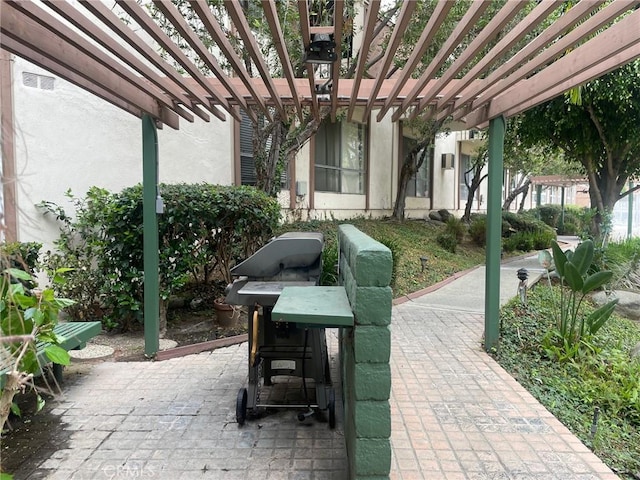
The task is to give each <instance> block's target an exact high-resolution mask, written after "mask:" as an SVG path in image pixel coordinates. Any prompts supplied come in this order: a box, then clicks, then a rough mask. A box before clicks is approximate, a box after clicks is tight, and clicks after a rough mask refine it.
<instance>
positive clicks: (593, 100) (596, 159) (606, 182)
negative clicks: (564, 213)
mask: <svg viewBox="0 0 640 480" xmlns="http://www.w3.org/2000/svg"><path fill="white" fill-rule="evenodd" d="M574 98H575V96H574ZM638 125H640V61H639V60H636V61H635V62H632V63H630V64H627V65H625V66H623V67H621V68H618V69H617V70H614V71H613V72H610V73H608V74H606V75H604V76H603V77H600V78H599V79H596V80H593V81H591V82H589V83H587V84H586V85H584V86H583V87H582V88H581V89H580V96H579V98H578V99H577V101H571V100H570V98H569V97H567V96H561V97H557V98H555V99H554V100H551V101H550V102H547V103H545V104H543V105H540V106H538V107H535V108H533V109H531V110H530V111H528V112H526V113H525V114H523V115H522V119H521V122H520V123H519V125H518V134H519V136H520V138H522V139H523V141H524V142H526V143H527V144H528V145H539V146H544V147H546V148H548V149H549V151H551V150H552V149H553V148H557V149H559V150H560V151H562V153H563V155H564V158H565V159H566V160H567V161H569V162H574V163H576V164H578V165H579V166H580V168H581V170H582V173H584V174H585V175H586V177H587V179H588V181H589V196H590V199H591V207H592V208H593V209H595V211H596V215H595V216H594V224H593V234H594V235H595V236H598V237H599V236H600V235H601V234H602V233H603V232H602V225H603V222H604V219H605V218H606V217H607V215H608V214H610V212H611V211H612V210H613V207H614V205H615V204H616V202H617V201H618V200H620V199H621V198H624V197H625V196H626V195H629V194H630V193H631V192H633V191H635V190H638V189H640V186H637V187H635V188H633V189H630V190H629V189H627V190H626V191H624V192H623V188H624V187H625V185H626V184H627V182H628V181H629V179H632V178H634V177H636V176H638V175H639V174H640V161H639V159H640V135H638Z"/></svg>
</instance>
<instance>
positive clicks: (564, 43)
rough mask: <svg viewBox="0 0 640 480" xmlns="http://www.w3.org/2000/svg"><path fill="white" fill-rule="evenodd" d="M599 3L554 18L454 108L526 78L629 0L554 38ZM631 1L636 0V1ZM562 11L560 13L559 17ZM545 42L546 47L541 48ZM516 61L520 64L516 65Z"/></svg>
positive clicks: (476, 103)
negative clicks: (550, 28) (475, 94)
mask: <svg viewBox="0 0 640 480" xmlns="http://www.w3.org/2000/svg"><path fill="white" fill-rule="evenodd" d="M601 3H602V2H600V1H594V2H579V3H578V4H577V5H576V6H574V7H573V8H571V9H570V10H569V11H568V12H567V13H566V14H565V15H566V19H564V20H565V21H561V20H558V21H557V22H556V23H554V26H555V27H556V28H555V29H554V31H552V32H546V31H545V32H543V34H541V35H540V36H539V37H537V38H536V39H534V40H533V41H532V42H531V43H530V44H529V45H527V46H526V47H525V48H523V49H522V50H521V51H520V52H518V53H517V54H516V55H514V56H513V57H512V58H511V59H510V60H509V61H508V62H506V63H505V64H504V65H502V66H501V67H500V68H498V69H497V70H496V71H495V72H493V73H492V74H491V75H490V76H489V77H488V78H487V79H486V80H485V81H484V83H485V85H486V88H485V89H483V90H482V91H481V92H480V93H479V94H478V95H479V96H478V98H471V97H470V96H469V94H467V95H465V97H464V98H462V99H460V100H459V101H458V102H456V108H458V107H460V106H461V105H463V104H464V103H465V102H468V101H471V107H470V110H474V109H476V108H478V107H480V106H482V105H483V104H485V103H487V102H488V101H489V100H490V99H492V98H494V97H497V96H498V95H500V94H501V93H502V92H504V91H506V90H507V89H508V88H509V87H511V86H512V85H515V84H516V83H517V82H518V81H520V80H522V79H524V78H527V76H529V75H530V74H531V73H532V72H534V71H536V70H537V69H540V68H543V67H544V66H545V65H547V64H548V63H551V62H553V61H554V59H556V58H558V57H560V56H562V55H564V54H565V52H566V51H567V50H569V49H571V48H572V47H573V46H574V45H575V44H576V43H577V42H579V41H580V40H581V39H583V38H587V37H588V35H591V34H592V33H593V32H595V31H597V30H598V29H600V28H601V27H603V26H604V25H606V24H607V23H609V22H610V21H611V20H613V19H615V18H616V17H618V16H619V15H620V14H621V13H623V12H624V11H625V10H628V9H629V6H630V5H631V3H632V2H625V1H623V2H612V3H611V4H609V5H608V6H607V7H605V8H604V9H602V10H600V11H599V12H597V13H596V14H594V15H593V16H591V17H590V18H589V19H587V20H586V21H584V22H583V23H582V24H580V25H578V26H577V27H575V28H574V29H573V30H571V31H570V32H568V33H567V34H566V35H565V36H563V37H562V38H560V39H557V36H558V35H560V34H561V33H562V32H563V31H564V30H566V29H568V28H570V27H571V26H572V25H573V24H574V23H575V22H577V21H579V20H580V19H581V18H583V17H584V16H585V15H588V14H589V13H591V12H592V11H593V10H594V9H595V8H597V7H598V6H599V5H600V4H601ZM635 3H638V2H637V1H636V2H635ZM565 15H562V16H561V19H562V17H564V16H565ZM547 45H548V48H546V49H544V47H545V46H547ZM543 49H544V50H543ZM541 50H542V51H541ZM538 52H541V53H540V54H539V55H537V56H535V57H533V55H535V54H537V53H538ZM594 54H595V52H590V53H587V55H590V56H592V55H594ZM532 57H533V58H532ZM527 60H529V61H527ZM525 62H526V63H525ZM519 65H522V66H520V68H517V67H518V66H519ZM516 68H517V70H516ZM514 70H515V71H514ZM505 73H508V76H506V77H504V78H502V75H505ZM460 116H461V115H460ZM454 118H459V116H454Z"/></svg>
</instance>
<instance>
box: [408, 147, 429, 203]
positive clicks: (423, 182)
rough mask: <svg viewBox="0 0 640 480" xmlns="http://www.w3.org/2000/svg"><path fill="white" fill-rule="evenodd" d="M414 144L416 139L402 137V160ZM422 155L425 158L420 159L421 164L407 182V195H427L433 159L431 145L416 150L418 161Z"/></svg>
mask: <svg viewBox="0 0 640 480" xmlns="http://www.w3.org/2000/svg"><path fill="white" fill-rule="evenodd" d="M415 146H416V140H415V139H413V138H411V137H405V136H403V137H402V161H404V158H405V157H406V155H407V154H408V153H409V152H410V151H411V150H412V149H413V148H415ZM423 155H426V158H424V160H423V161H422V165H420V168H419V169H418V171H417V172H416V174H415V175H413V176H412V177H411V178H410V179H409V183H408V184H407V197H429V194H430V192H429V184H430V181H429V177H430V172H431V162H432V161H433V147H427V148H426V149H425V148H423V149H422V150H420V151H419V152H418V162H419V161H420V159H421V158H422V156H423Z"/></svg>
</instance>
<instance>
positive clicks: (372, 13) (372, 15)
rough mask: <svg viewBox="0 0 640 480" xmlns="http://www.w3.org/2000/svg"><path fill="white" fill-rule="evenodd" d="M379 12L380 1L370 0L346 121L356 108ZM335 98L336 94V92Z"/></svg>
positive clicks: (349, 119) (350, 117) (351, 116)
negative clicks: (351, 100)
mask: <svg viewBox="0 0 640 480" xmlns="http://www.w3.org/2000/svg"><path fill="white" fill-rule="evenodd" d="M405 3H407V2H405ZM409 3H410V2H409ZM379 10H380V0H371V1H370V2H369V9H368V10H367V12H366V15H365V18H364V37H363V38H362V46H361V47H360V52H359V53H358V63H357V65H356V73H355V76H354V82H353V89H352V90H351V97H352V98H353V99H354V101H353V102H352V103H350V104H349V109H348V110H347V120H348V121H351V119H352V118H353V112H354V110H355V107H356V106H355V99H357V98H358V92H359V90H360V81H361V80H362V75H363V74H364V67H365V65H366V64H367V58H368V57H369V46H370V45H371V43H372V40H373V28H374V27H375V25H376V19H377V18H378V11H379ZM336 90H337V89H336ZM336 98H337V92H336Z"/></svg>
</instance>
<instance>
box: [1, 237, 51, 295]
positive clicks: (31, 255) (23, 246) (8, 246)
mask: <svg viewBox="0 0 640 480" xmlns="http://www.w3.org/2000/svg"><path fill="white" fill-rule="evenodd" d="M41 248H42V244H41V243H38V242H9V243H3V244H0V268H2V270H4V269H7V268H16V269H20V270H23V271H25V272H29V273H31V274H32V275H33V274H35V271H36V269H37V268H38V257H39V255H40V249H41ZM21 281H22V282H24V285H25V287H27V288H35V286H36V282H35V281H33V280H24V279H22V280H21Z"/></svg>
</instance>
